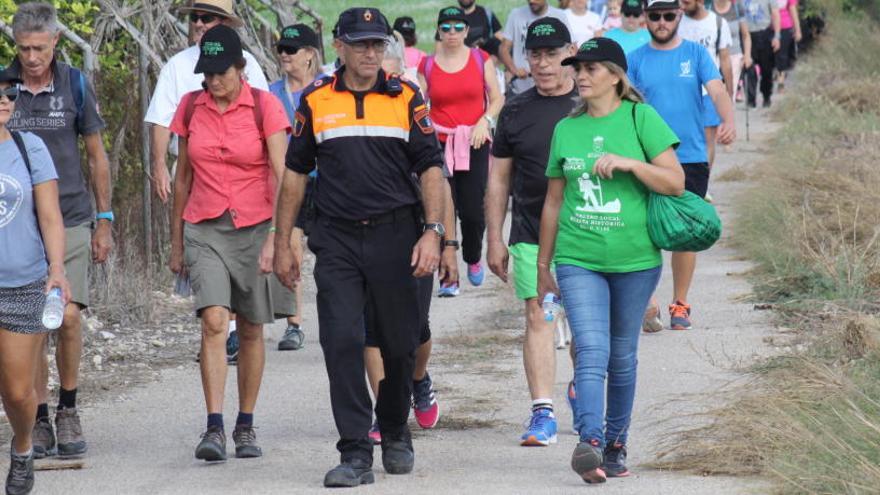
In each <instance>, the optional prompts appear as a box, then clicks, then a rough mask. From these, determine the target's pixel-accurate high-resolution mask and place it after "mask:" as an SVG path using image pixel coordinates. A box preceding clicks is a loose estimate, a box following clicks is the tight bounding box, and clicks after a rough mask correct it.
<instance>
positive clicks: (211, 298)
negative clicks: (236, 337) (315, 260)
mask: <svg viewBox="0 0 880 495" xmlns="http://www.w3.org/2000/svg"><path fill="white" fill-rule="evenodd" d="M269 223H270V222H269V221H265V222H263V223H260V224H257V225H253V226H250V227H242V228H240V229H236V228H235V226H234V225H233V223H232V218H231V217H230V216H229V213H228V212H227V213H224V214H223V216H221V217H219V218H215V219H212V220H205V221H203V222H199V223H196V224H192V223H186V224H185V225H184V228H183V246H184V251H183V260H184V264H185V265H186V268H187V270H188V271H189V278H190V282H191V283H192V292H193V299H194V301H195V309H196V315H199V316H200V315H201V311H202V310H203V309H205V308H208V307H211V306H222V307H225V308H227V309H229V310H230V311H232V312H234V313H237V314H239V315H241V316H243V317H245V318H246V319H247V320H248V321H250V322H251V323H256V324H260V323H272V322H274V321H275V318H274V317H273V314H272V313H273V312H272V297H271V295H270V291H269V276H268V274H265V273H262V272H261V271H260V250H261V249H262V247H263V242H264V241H265V240H266V236H267V235H268V233H269Z"/></svg>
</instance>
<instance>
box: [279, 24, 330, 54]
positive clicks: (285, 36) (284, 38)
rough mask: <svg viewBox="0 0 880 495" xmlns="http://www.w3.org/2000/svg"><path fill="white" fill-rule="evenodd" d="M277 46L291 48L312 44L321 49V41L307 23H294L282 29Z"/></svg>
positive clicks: (313, 46)
mask: <svg viewBox="0 0 880 495" xmlns="http://www.w3.org/2000/svg"><path fill="white" fill-rule="evenodd" d="M277 46H289V47H291V48H302V47H304V46H310V47H312V48H316V49H319V50H320V48H321V43H320V41H319V40H318V35H317V34H316V33H315V31H314V30H313V29H312V28H310V27H309V26H307V25H305V24H293V25H291V26H287V27H285V28H284V29H282V30H281V39H279V40H278V43H277Z"/></svg>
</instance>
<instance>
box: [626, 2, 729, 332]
mask: <svg viewBox="0 0 880 495" xmlns="http://www.w3.org/2000/svg"><path fill="white" fill-rule="evenodd" d="M645 13H646V14H647V21H648V22H647V25H648V31H649V32H650V34H651V42H650V43H649V44H647V45H644V46H642V47H641V48H639V49H637V50H635V51H633V52H632V53H630V54H629V55H628V56H627V64H628V65H629V71H628V75H629V78H630V81H632V83H633V85H635V86H636V88H638V89H639V90H640V91H641V92H642V94H643V95H645V98H646V99H647V101H648V103H650V104H651V105H652V106H653V107H654V108H656V109H657V111H658V112H659V113H660V116H662V117H663V119H664V120H665V121H666V123H667V124H669V126H670V127H672V130H673V131H675V134H676V135H677V136H678V138H679V139H680V140H681V145H680V146H679V147H678V149H677V150H676V154H677V155H678V161H679V162H681V165H682V167H683V168H684V172H685V188H686V189H687V190H688V191H691V192H693V193H694V194H697V195H698V196H700V197H705V196H706V189H707V188H708V186H709V164H708V154H707V152H706V135H705V133H704V131H703V98H702V88H703V87H705V88H706V91H707V92H708V93H709V96H710V97H711V98H712V102H713V103H714V104H715V109H716V110H717V111H718V114H719V115H720V116H721V125H720V126H718V132H717V135H716V140H717V141H718V142H719V143H721V144H730V143H732V142H733V140H734V139H735V138H736V125H735V123H734V119H733V116H734V113H733V105H732V104H731V100H730V97H729V96H728V95H727V91H726V90H725V88H724V83H723V82H722V81H721V74H720V73H719V72H718V68H717V67H716V66H715V63H714V62H713V60H712V56H711V55H710V54H709V52H708V51H707V50H706V49H705V48H704V47H703V46H702V45H700V44H698V43H694V42H691V41H687V40H683V39H681V37H679V36H678V25H679V23H680V22H681V16H682V11H681V9H680V7H679V4H678V1H677V0H648V2H647V5H646V7H645ZM696 264H697V255H696V253H681V252H676V253H672V279H673V292H674V295H673V296H674V297H673V302H672V304H670V305H669V315H670V327H671V328H672V329H673V330H689V329H690V328H691V321H690V314H691V307H690V305H689V304H688V299H687V296H688V291H689V290H690V285H691V281H692V280H693V277H694V270H695V268H696ZM658 313H659V307H658V306H657V304H656V302H654V301H652V302H651V306H650V307H649V308H648V313H647V314H646V315H645V329H646V331H647V330H653V331H657V330H659V329H661V328H662V324H661V323H660V322H659V318H658V316H657V314H658Z"/></svg>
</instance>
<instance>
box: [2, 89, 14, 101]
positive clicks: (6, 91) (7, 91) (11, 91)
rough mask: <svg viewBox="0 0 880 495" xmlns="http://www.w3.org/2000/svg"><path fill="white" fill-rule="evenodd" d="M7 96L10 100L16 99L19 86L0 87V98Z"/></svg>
mask: <svg viewBox="0 0 880 495" xmlns="http://www.w3.org/2000/svg"><path fill="white" fill-rule="evenodd" d="M4 96H5V97H6V99H7V100H9V101H10V102H13V101H15V100H16V99H17V98H18V88H15V87H11V88H6V89H0V98H2V97H4Z"/></svg>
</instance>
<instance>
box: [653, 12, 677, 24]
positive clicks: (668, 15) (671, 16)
mask: <svg viewBox="0 0 880 495" xmlns="http://www.w3.org/2000/svg"><path fill="white" fill-rule="evenodd" d="M677 17H678V13H676V12H666V13H665V14H660V13H657V12H651V13H650V14H648V20H649V21H651V22H660V19H661V18H662V19H663V20H664V21H666V22H672V21H674V20H675V19H676V18H677Z"/></svg>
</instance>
